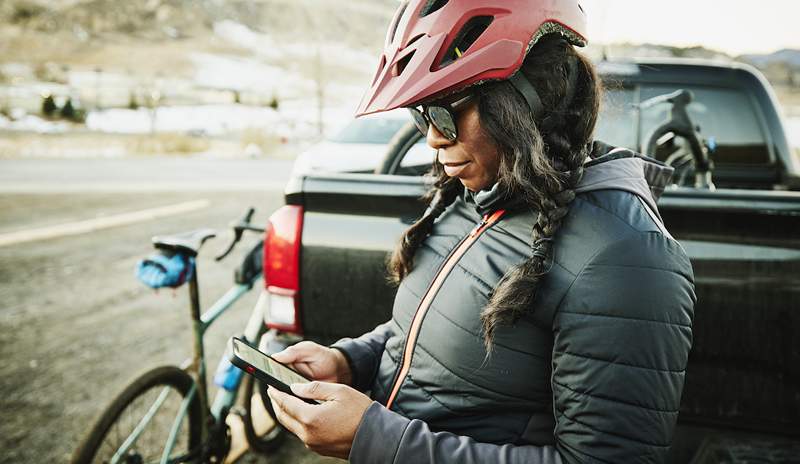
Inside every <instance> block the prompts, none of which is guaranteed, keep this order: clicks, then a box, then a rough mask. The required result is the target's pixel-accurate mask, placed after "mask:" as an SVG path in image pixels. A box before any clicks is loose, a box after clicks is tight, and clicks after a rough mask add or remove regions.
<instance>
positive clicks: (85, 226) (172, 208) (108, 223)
mask: <svg viewBox="0 0 800 464" xmlns="http://www.w3.org/2000/svg"><path fill="white" fill-rule="evenodd" d="M210 205H211V202H210V201H208V200H205V199H202V200H195V201H187V202H184V203H178V204H174V205H168V206H162V207H159V208H150V209H145V210H142V211H134V212H131V213H122V214H115V215H113V216H105V217H100V218H97V219H89V220H86V221H78V222H70V223H67V224H59V225H56V226H50V227H41V228H38V229H28V230H20V231H17V232H11V233H7V234H3V235H0V247H2V246H8V245H15V244H18V243H25V242H34V241H38V240H47V239H51V238H58V237H65V236H67V235H81V234H86V233H89V232H94V231H97V230H102V229H108V228H111V227H119V226H126V225H128V224H134V223H137V222H143V221H151V220H153V219H158V218H161V217H165V216H172V215H175V214H181V213H189V212H192V211H197V210H199V209H203V208H208V207H209V206H210Z"/></svg>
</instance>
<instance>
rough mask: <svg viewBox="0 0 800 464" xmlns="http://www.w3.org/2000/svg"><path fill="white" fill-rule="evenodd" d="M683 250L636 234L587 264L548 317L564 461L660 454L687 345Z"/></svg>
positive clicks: (690, 301)
mask: <svg viewBox="0 0 800 464" xmlns="http://www.w3.org/2000/svg"><path fill="white" fill-rule="evenodd" d="M695 301H696V297H695V293H694V275H693V273H692V268H691V264H690V262H689V259H688V257H687V256H686V254H685V252H684V250H683V248H682V247H681V246H680V245H679V244H678V243H677V242H676V241H674V240H672V239H670V238H668V237H666V236H664V235H662V234H661V233H658V232H636V233H631V234H630V235H627V236H626V237H624V238H621V239H620V240H619V241H617V242H615V243H613V244H611V245H609V246H607V247H606V248H605V249H603V250H600V251H598V252H597V254H595V255H594V257H593V258H591V259H590V260H589V262H588V263H587V264H586V265H585V266H584V267H583V269H582V270H581V271H580V273H579V274H578V276H577V277H576V279H575V281H574V282H573V284H572V287H571V288H570V289H569V291H568V292H567V294H566V295H565V296H564V298H563V300H562V301H561V303H560V305H559V308H558V310H557V311H556V314H555V316H554V319H553V332H554V341H555V342H554V346H553V376H552V387H553V401H554V413H555V417H556V429H555V435H556V447H557V449H558V451H559V454H560V455H561V457H562V459H563V461H564V462H565V463H585V462H601V463H618V462H625V463H640V462H642V463H644V462H647V463H651V462H663V461H664V460H665V457H666V453H667V451H668V449H669V446H670V444H671V441H672V434H673V430H674V427H675V423H676V421H677V418H678V409H679V406H680V400H681V392H682V390H683V383H684V376H685V372H686V364H687V358H688V355H689V349H690V348H691V344H692V318H693V315H694V304H695Z"/></svg>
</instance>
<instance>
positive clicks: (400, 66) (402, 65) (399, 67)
mask: <svg viewBox="0 0 800 464" xmlns="http://www.w3.org/2000/svg"><path fill="white" fill-rule="evenodd" d="M415 52H416V50H415V51H413V52H411V53H409V54H408V55H406V56H404V57H403V59H401V60H400V61H398V62H397V64H395V65H394V73H393V74H394V75H395V77H396V76H399V75H401V74H403V71H405V69H406V66H408V63H409V61H411V58H413V57H414V53H415Z"/></svg>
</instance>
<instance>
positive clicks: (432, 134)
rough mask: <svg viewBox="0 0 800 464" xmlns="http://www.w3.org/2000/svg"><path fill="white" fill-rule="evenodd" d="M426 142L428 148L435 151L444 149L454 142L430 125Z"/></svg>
mask: <svg viewBox="0 0 800 464" xmlns="http://www.w3.org/2000/svg"><path fill="white" fill-rule="evenodd" d="M425 139H426V142H427V143H428V146H429V147H431V148H433V149H434V150H438V149H440V148H444V147H447V146H450V145H452V144H453V143H454V142H451V141H450V140H448V139H447V137H445V136H444V135H442V133H441V132H439V130H438V129H436V126H434V125H433V124H428V133H427V134H426V137H425Z"/></svg>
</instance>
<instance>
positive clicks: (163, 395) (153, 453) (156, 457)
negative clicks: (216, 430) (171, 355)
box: [71, 366, 202, 464]
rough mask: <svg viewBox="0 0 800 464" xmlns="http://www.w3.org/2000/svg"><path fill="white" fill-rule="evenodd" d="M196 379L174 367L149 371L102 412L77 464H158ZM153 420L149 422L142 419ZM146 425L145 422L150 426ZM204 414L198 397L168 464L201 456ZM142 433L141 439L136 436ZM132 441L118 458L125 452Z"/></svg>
mask: <svg viewBox="0 0 800 464" xmlns="http://www.w3.org/2000/svg"><path fill="white" fill-rule="evenodd" d="M193 385H194V379H193V378H192V377H191V376H190V375H189V374H187V373H186V372H184V371H182V370H181V369H179V368H177V367H175V366H164V367H158V368H155V369H153V370H151V371H149V372H146V373H145V374H143V375H142V376H140V377H139V378H137V379H136V380H134V381H133V383H131V384H130V385H128V387H127V388H125V390H123V391H122V393H120V394H119V395H118V396H117V397H116V398H114V400H113V401H112V402H111V404H110V405H109V406H108V407H107V408H106V409H105V411H103V413H102V415H100V418H99V419H98V420H97V422H96V423H95V425H94V427H92V429H91V431H90V432H89V434H88V435H87V436H86V438H85V439H84V440H83V442H82V443H81V444H80V446H78V448H77V449H76V450H75V453H74V454H73V456H72V461H71V462H72V463H73V464H89V463H110V462H119V463H122V464H140V463H146V462H159V461H160V459H161V455H162V454H163V452H164V447H165V445H166V442H167V439H168V437H169V435H170V431H171V429H172V427H173V423H174V422H175V418H176V417H177V415H178V411H179V410H180V408H181V404H182V403H183V400H184V398H186V397H187V395H188V394H189V391H190V390H191V389H192V386H193ZM147 415H150V416H151V418H150V421H149V422H147V421H145V420H143V418H145V416H147ZM145 422H146V423H145ZM201 425H202V411H201V409H200V400H199V399H198V397H197V394H194V395H193V397H192V399H191V401H190V403H189V407H188V410H187V413H186V416H185V417H184V418H183V421H182V423H181V427H180V432H179V434H178V435H177V437H176V442H175V447H174V448H173V451H172V453H171V454H170V457H169V458H170V459H169V462H187V461H188V460H190V459H191V458H193V457H195V458H196V457H197V454H198V453H199V452H200V445H201ZM137 428H138V429H140V430H138V432H139V433H138V435H137V434H135V433H134V431H135V430H137ZM126 441H129V442H131V443H130V446H128V447H127V448H128V449H127V450H126V451H125V452H124V453H122V454H120V455H119V456H117V457H116V459H115V458H114V456H115V454H119V453H118V451H119V450H120V447H123V444H125V443H126Z"/></svg>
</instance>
